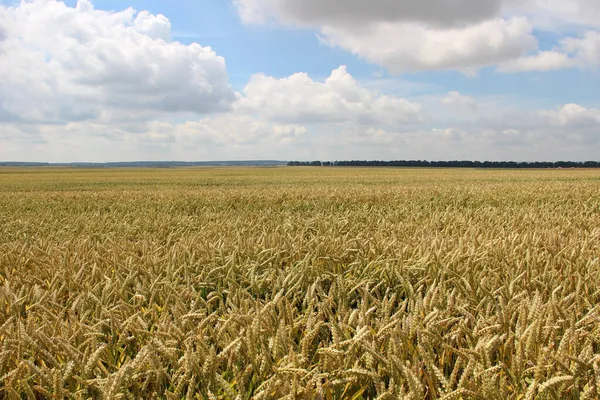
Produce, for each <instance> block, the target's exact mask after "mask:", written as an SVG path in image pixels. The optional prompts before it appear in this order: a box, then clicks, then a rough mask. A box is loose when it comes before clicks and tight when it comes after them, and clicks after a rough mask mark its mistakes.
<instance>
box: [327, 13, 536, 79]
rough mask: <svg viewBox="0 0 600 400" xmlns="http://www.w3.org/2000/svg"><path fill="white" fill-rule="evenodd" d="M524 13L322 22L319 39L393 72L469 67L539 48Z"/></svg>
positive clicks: (511, 57) (513, 56) (490, 62)
mask: <svg viewBox="0 0 600 400" xmlns="http://www.w3.org/2000/svg"><path fill="white" fill-rule="evenodd" d="M531 29H532V26H531V25H530V24H529V23H528V22H527V20H526V19H523V18H514V19H511V20H504V19H494V20H488V21H484V22H481V23H479V24H476V25H470V26H467V27H462V28H449V29H434V28H429V27H426V26H424V25H420V24H413V23H402V24H394V23H381V24H378V25H376V26H374V27H371V28H369V29H365V30H363V29H352V30H349V29H336V28H329V27H326V28H323V29H322V37H323V40H324V41H325V42H326V43H328V44H329V45H331V46H338V47H341V48H344V49H347V50H349V51H351V52H353V53H354V54H356V55H358V56H361V57H363V58H365V59H366V60H368V61H371V62H373V63H376V64H379V65H383V66H385V67H386V68H387V69H388V70H390V71H391V72H393V73H401V72H405V71H417V70H433V69H460V70H462V69H472V68H480V67H483V66H487V65H492V64H496V63H499V62H502V61H504V60H509V59H513V58H516V57H519V56H521V55H522V54H525V53H526V52H528V51H531V50H534V49H536V48H537V40H536V39H535V37H534V36H533V35H532V34H531Z"/></svg>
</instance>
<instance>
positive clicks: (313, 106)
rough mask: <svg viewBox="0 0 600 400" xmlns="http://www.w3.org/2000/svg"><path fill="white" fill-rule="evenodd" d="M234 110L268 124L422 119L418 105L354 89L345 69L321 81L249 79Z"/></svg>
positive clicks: (384, 122) (391, 122)
mask: <svg viewBox="0 0 600 400" xmlns="http://www.w3.org/2000/svg"><path fill="white" fill-rule="evenodd" d="M235 108H236V110H237V111H238V112H240V113H246V114H254V115H257V116H259V117H261V118H263V119H265V120H268V121H277V122H283V123H301V124H323V123H346V122H347V123H356V124H361V125H399V124H407V123H412V122H416V121H418V120H419V119H420V116H421V115H420V112H421V107H420V106H419V105H418V104H416V103H413V102H410V101H408V100H406V99H403V98H399V97H394V96H388V95H384V94H381V93H378V92H375V91H372V90H369V89H367V88H365V87H363V86H361V85H359V83H358V82H357V81H356V80H355V79H354V78H353V77H352V75H350V73H348V71H347V70H346V67H345V66H341V67H339V68H338V69H335V70H334V71H333V72H332V73H331V75H330V76H329V77H328V78H327V79H325V81H323V82H319V81H315V80H313V79H312V78H310V77H309V76H308V75H307V74H305V73H297V74H294V75H291V76H289V77H286V78H282V79H276V78H273V77H270V76H265V75H254V76H253V77H252V78H251V79H250V81H249V82H248V84H247V85H246V87H245V88H244V90H243V96H242V97H240V99H239V100H238V102H237V103H236V107H235Z"/></svg>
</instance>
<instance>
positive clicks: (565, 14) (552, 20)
mask: <svg viewBox="0 0 600 400" xmlns="http://www.w3.org/2000/svg"><path fill="white" fill-rule="evenodd" d="M504 9H505V12H508V13H513V14H514V13H517V14H519V15H527V16H528V17H529V18H530V19H531V20H532V21H533V22H534V23H535V25H536V26H538V27H540V28H541V29H546V30H556V29H559V28H563V29H564V28H569V27H573V26H584V27H600V2H598V1H597V0H520V1H516V2H512V3H507V4H505V5H504Z"/></svg>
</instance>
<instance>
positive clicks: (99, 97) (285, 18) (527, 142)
mask: <svg viewBox="0 0 600 400" xmlns="http://www.w3.org/2000/svg"><path fill="white" fill-rule="evenodd" d="M474 1H475V0H459V1H458V2H457V3H456V4H458V6H457V8H456V9H455V10H452V11H451V12H450V13H448V12H446V13H443V12H438V11H436V10H437V9H439V8H440V7H441V6H443V1H442V0H426V1H423V2H421V3H419V4H420V5H419V6H414V5H411V4H410V3H411V2H408V1H407V2H403V1H399V2H398V4H397V5H392V6H390V5H389V4H390V3H389V2H385V1H383V0H375V1H372V2H370V3H368V4H370V8H366V9H365V8H364V5H365V2H364V1H360V0H351V1H342V0H332V1H331V2H330V3H328V4H329V6H323V3H322V2H319V1H317V0H308V1H306V2H305V3H303V4H304V5H303V6H302V7H298V6H297V4H299V3H294V2H292V1H291V0H268V1H267V0H202V1H190V0H184V1H177V2H167V1H164V0H150V1H136V0H131V1H101V0H97V1H95V2H93V3H92V2H88V1H80V2H79V5H78V2H77V1H73V0H68V1H65V2H60V1H55V0H30V1H25V2H21V3H19V2H9V1H3V2H0V4H3V5H1V6H0V65H2V66H1V67H0V82H3V83H0V160H32V161H117V160H140V159H181V160H205V159H248V158H250V159H260V158H278V159H314V158H322V159H346V158H363V159H400V158H411V159H417V158H418V159H459V158H460V159H516V160H542V159H543V160H557V159H579V160H584V159H596V158H597V156H595V155H596V154H597V150H600V146H599V143H600V111H599V109H600V100H599V96H598V94H597V93H598V88H600V73H598V67H600V34H599V33H598V30H599V28H600V2H596V1H593V0H569V1H567V0H552V1H545V2H544V1H541V0H523V1H520V2H516V1H515V0H484V1H479V0H477V1H476V2H474ZM461 5H462V6H461ZM130 7H131V8H133V9H134V10H135V11H134V12H127V11H124V10H127V9H128V8H130ZM378 7H379V8H380V9H378ZM386 7H391V8H390V9H389V10H388V9H385V8H386ZM419 7H420V8H419ZM461 7H462V8H461ZM365 10H367V11H365ZM448 14H452V15H448ZM596 16H597V17H599V18H596ZM450 18H452V19H450ZM2 38H3V39H2ZM48 38H54V39H53V40H49V39H48ZM209 47H210V49H212V52H211V51H210V50H209V49H208V48H209ZM40 54H41V55H43V57H39V55H40ZM42 58H43V60H42ZM78 63H80V65H79V64H78ZM2 99H4V100H2ZM594 157H595V158H594Z"/></svg>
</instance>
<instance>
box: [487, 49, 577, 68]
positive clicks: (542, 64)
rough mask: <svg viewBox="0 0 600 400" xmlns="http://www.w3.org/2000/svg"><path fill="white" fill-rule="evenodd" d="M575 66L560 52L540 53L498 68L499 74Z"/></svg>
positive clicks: (506, 63)
mask: <svg viewBox="0 0 600 400" xmlns="http://www.w3.org/2000/svg"><path fill="white" fill-rule="evenodd" d="M573 65H575V63H574V61H573V60H572V59H571V58H569V56H568V55H567V54H565V53H561V52H560V51H542V52H539V53H538V54H535V55H532V56H526V57H521V58H517V59H514V60H510V61H507V62H505V63H503V64H501V65H500V66H499V67H498V70H499V71H500V72H519V71H552V70H556V69H563V68H567V67H571V66H573Z"/></svg>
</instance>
